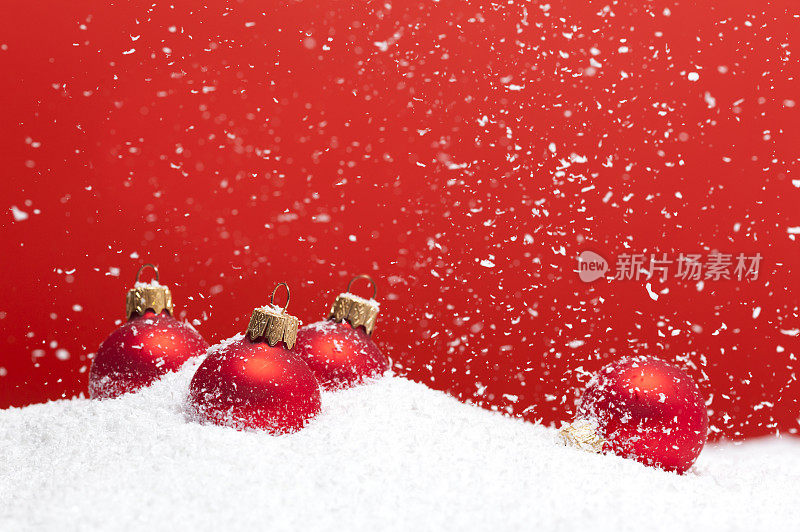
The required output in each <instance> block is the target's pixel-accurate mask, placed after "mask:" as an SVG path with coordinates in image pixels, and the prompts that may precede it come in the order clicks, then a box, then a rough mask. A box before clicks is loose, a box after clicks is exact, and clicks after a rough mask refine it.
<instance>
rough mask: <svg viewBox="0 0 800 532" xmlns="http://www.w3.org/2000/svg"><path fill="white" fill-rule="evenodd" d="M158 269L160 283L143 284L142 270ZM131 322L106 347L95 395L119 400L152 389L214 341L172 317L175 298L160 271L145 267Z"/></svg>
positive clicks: (97, 361)
mask: <svg viewBox="0 0 800 532" xmlns="http://www.w3.org/2000/svg"><path fill="white" fill-rule="evenodd" d="M147 266H150V267H152V268H153V269H154V270H156V280H155V282H153V283H149V284H145V283H141V282H139V275H140V274H141V272H142V270H143V269H144V268H145V267H147ZM126 307H127V312H126V314H127V316H128V322H127V323H125V324H124V325H122V326H121V327H120V328H119V329H117V330H116V331H114V332H113V333H111V335H110V336H109V337H108V338H107V339H106V340H105V341H104V342H103V343H102V344H101V345H100V349H98V351H97V355H95V357H94V360H93V361H92V369H91V371H90V372H89V396H90V397H92V398H93V399H105V398H113V397H118V396H120V395H122V394H124V393H129V392H135V391H136V390H139V389H140V388H143V387H145V386H149V385H150V384H152V383H153V382H154V381H155V380H156V379H158V378H159V377H161V376H162V375H164V374H165V373H167V372H169V371H175V370H177V369H179V368H180V367H181V366H182V365H183V363H184V362H186V361H187V360H188V359H190V358H191V357H194V356H198V355H202V354H203V353H204V352H205V351H206V349H208V343H206V341H205V340H204V339H203V337H202V336H200V334H198V332H197V331H195V330H194V329H192V328H191V327H189V326H188V325H185V324H183V323H181V322H180V321H178V320H176V319H175V318H173V317H172V315H171V314H172V295H171V294H170V291H169V288H167V287H166V286H162V285H160V284H158V270H157V269H156V268H155V266H153V265H152V264H145V265H144V266H142V267H141V268H140V269H139V272H138V273H137V274H136V285H135V287H134V288H132V289H131V290H130V291H129V292H128V296H127V304H126Z"/></svg>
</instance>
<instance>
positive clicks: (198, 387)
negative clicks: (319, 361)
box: [189, 335, 321, 434]
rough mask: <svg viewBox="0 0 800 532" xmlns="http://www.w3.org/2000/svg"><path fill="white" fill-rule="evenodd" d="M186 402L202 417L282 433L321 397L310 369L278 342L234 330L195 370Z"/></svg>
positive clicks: (297, 424) (307, 415)
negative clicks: (256, 339) (269, 341)
mask: <svg viewBox="0 0 800 532" xmlns="http://www.w3.org/2000/svg"><path fill="white" fill-rule="evenodd" d="M189 407H190V409H191V410H192V411H193V412H194V414H196V416H197V417H198V418H200V419H201V420H204V421H211V422H213V423H216V424H219V425H228V426H233V427H236V428H239V429H243V428H254V429H263V430H266V431H268V432H270V433H273V434H283V433H289V432H295V431H297V430H300V429H301V428H303V427H304V426H305V425H306V424H307V423H308V422H309V420H311V418H313V417H314V416H316V415H317V414H318V413H319V411H320V407H321V398H320V392H319V386H318V385H317V381H316V379H315V378H314V374H313V373H312V372H311V370H310V369H309V368H308V366H307V365H306V363H305V362H303V361H302V360H300V359H299V358H298V357H297V356H295V355H294V354H292V353H291V352H290V351H288V350H287V349H286V347H284V344H283V343H278V344H277V345H275V346H274V347H270V346H269V344H267V342H266V341H263V340H259V341H255V342H253V341H251V340H250V339H249V338H247V337H245V336H243V335H238V336H235V337H234V338H233V339H231V340H230V341H228V342H225V343H223V345H221V346H220V347H219V348H216V349H214V350H212V353H210V354H209V355H208V357H207V358H206V359H205V360H204V361H203V363H202V364H201V365H200V367H199V368H198V369H197V372H196V373H195V375H194V378H192V383H191V386H190V389H189Z"/></svg>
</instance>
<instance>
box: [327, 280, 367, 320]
mask: <svg viewBox="0 0 800 532" xmlns="http://www.w3.org/2000/svg"><path fill="white" fill-rule="evenodd" d="M358 279H366V280H367V281H369V282H370V284H372V299H364V298H363V297H359V296H357V295H355V294H353V293H351V292H350V287H351V286H352V285H353V282H354V281H356V280H358ZM377 295H378V285H377V284H375V281H374V280H373V279H372V277H370V276H369V275H356V276H355V277H353V278H352V279H350V282H349V283H348V284H347V292H345V293H342V294H339V295H338V296H336V300H335V301H334V302H333V305H332V306H331V312H330V315H329V316H328V319H329V320H333V321H336V322H341V321H347V322H348V323H349V324H350V325H352V326H353V328H354V329H356V328H358V327H362V326H363V327H364V330H365V331H366V332H367V334H372V331H373V330H374V329H375V321H377V319H378V311H379V310H380V304H379V303H378V302H377V301H375V296H377Z"/></svg>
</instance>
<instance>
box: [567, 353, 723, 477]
mask: <svg viewBox="0 0 800 532" xmlns="http://www.w3.org/2000/svg"><path fill="white" fill-rule="evenodd" d="M575 418H576V421H575V422H574V423H573V424H572V425H570V426H568V427H566V428H565V429H564V430H563V431H562V434H563V435H564V437H565V439H566V440H567V441H568V442H570V443H576V444H578V445H579V446H582V447H584V448H586V447H594V450H597V451H600V450H603V451H611V452H613V453H615V454H617V455H619V456H622V457H624V458H633V459H634V460H638V461H639V462H642V463H644V464H646V465H651V466H656V467H660V468H661V469H665V470H667V471H675V472H678V473H683V472H684V471H686V470H687V469H689V468H690V467H691V466H692V464H693V463H694V461H695V460H696V459H697V456H698V455H699V454H700V451H701V450H702V449H703V446H704V445H705V442H706V434H707V431H708V414H707V412H706V406H705V403H704V401H703V398H702V396H701V395H700V391H699V389H698V388H697V384H695V382H694V381H693V380H692V378H691V377H689V375H687V374H686V373H685V372H684V371H683V370H681V369H680V368H677V367H675V366H673V365H671V364H669V363H667V362H665V361H663V360H660V359H658V358H654V357H634V358H627V359H623V360H620V361H618V362H614V363H612V364H609V365H607V366H605V367H604V368H603V369H601V370H600V371H599V372H598V374H597V375H596V376H595V377H594V378H593V379H592V380H591V381H590V382H589V385H588V386H587V388H586V390H585V391H584V393H583V396H582V397H581V400H580V403H579V405H578V409H577V412H576V415H575Z"/></svg>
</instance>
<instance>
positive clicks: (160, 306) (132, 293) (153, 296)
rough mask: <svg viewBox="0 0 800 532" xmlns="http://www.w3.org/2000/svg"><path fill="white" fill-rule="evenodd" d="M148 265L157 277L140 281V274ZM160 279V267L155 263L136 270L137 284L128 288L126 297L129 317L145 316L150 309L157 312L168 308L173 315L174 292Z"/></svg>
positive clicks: (126, 312)
mask: <svg viewBox="0 0 800 532" xmlns="http://www.w3.org/2000/svg"><path fill="white" fill-rule="evenodd" d="M148 267H149V268H152V269H153V271H154V272H155V273H156V278H155V279H154V280H153V281H150V282H149V283H143V282H141V281H139V276H141V275H142V271H143V270H144V269H145V268H148ZM158 280H159V275H158V268H156V266H154V265H153V264H144V265H142V267H141V268H139V271H138V272H136V281H135V284H134V285H133V288H131V289H130V290H128V295H127V296H126V297H125V315H126V316H127V318H128V319H131V318H132V317H134V316H136V315H139V316H143V315H144V313H145V312H147V311H148V310H152V311H153V312H155V313H156V314H160V313H161V312H163V311H165V310H166V311H167V312H169V314H170V315H172V292H170V291H169V288H167V287H166V286H164V285H162V284H159V282H158Z"/></svg>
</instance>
